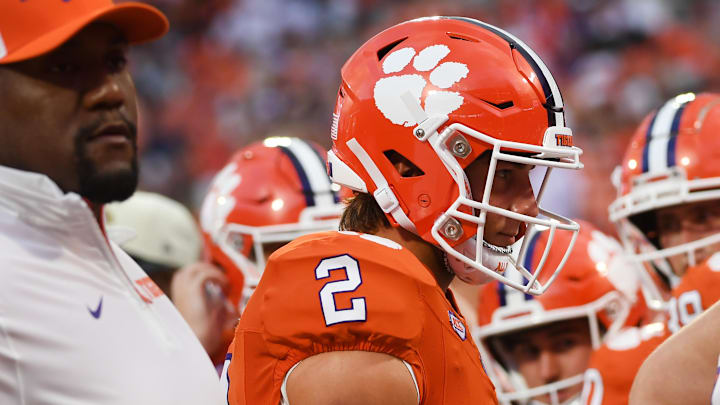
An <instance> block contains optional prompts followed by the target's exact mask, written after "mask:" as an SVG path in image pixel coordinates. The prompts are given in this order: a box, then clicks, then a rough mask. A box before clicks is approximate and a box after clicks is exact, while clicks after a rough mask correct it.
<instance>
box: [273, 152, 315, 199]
mask: <svg viewBox="0 0 720 405" xmlns="http://www.w3.org/2000/svg"><path fill="white" fill-rule="evenodd" d="M278 148H279V149H280V150H281V151H283V153H284V154H285V155H286V156H287V157H288V158H290V161H291V162H292V164H293V166H294V167H295V172H296V173H297V175H298V178H299V179H300V184H301V185H302V190H303V194H304V195H305V204H307V206H308V207H312V206H314V205H315V198H314V196H313V192H312V188H311V187H310V180H309V179H308V176H307V174H306V173H305V170H304V169H303V167H302V165H301V164H300V161H299V160H298V158H297V156H295V154H294V153H293V152H292V151H290V149H288V148H286V147H285V146H278Z"/></svg>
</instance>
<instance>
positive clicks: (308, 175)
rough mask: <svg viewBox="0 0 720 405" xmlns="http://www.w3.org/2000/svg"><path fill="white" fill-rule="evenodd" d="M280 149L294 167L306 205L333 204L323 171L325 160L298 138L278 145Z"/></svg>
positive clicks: (330, 190)
mask: <svg viewBox="0 0 720 405" xmlns="http://www.w3.org/2000/svg"><path fill="white" fill-rule="evenodd" d="M280 149H281V150H282V151H283V153H285V155H287V156H288V157H289V158H290V161H291V162H292V163H293V166H294V167H295V171H296V172H297V174H298V177H299V179H300V183H301V184H302V188H303V192H304V194H305V201H306V202H307V205H308V207H312V206H315V205H319V206H329V205H334V204H335V199H334V195H333V194H334V193H333V191H332V189H331V188H330V185H331V183H330V178H329V177H328V175H327V172H326V171H325V161H324V160H323V159H322V158H321V157H320V155H319V154H318V153H317V152H316V151H315V149H313V147H312V146H310V145H309V144H308V143H307V142H305V141H302V140H300V139H293V140H292V142H290V144H289V145H287V146H280Z"/></svg>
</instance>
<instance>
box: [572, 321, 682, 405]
mask: <svg viewBox="0 0 720 405" xmlns="http://www.w3.org/2000/svg"><path fill="white" fill-rule="evenodd" d="M668 336H669V332H668V331H667V328H666V327H665V324H663V323H662V322H656V323H651V324H648V325H645V326H643V327H631V328H626V329H623V330H621V331H620V332H618V333H617V334H616V335H615V336H613V337H612V338H610V339H609V340H608V341H607V342H606V343H605V344H603V345H602V346H601V347H600V348H599V349H597V350H595V351H594V352H593V354H592V356H591V357H590V363H589V364H588V369H587V371H585V378H584V383H583V391H582V400H581V401H580V403H581V404H582V405H626V404H627V403H628V398H629V396H630V388H632V383H633V380H634V379H635V375H636V374H637V372H638V370H639V369H640V366H641V365H642V363H643V362H644V361H645V359H646V358H647V357H648V356H649V355H650V353H652V351H653V350H655V348H656V347H658V346H659V345H660V343H662V342H663V341H664V340H665V339H666V338H667V337H668Z"/></svg>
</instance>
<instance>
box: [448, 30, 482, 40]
mask: <svg viewBox="0 0 720 405" xmlns="http://www.w3.org/2000/svg"><path fill="white" fill-rule="evenodd" d="M447 36H449V37H450V38H452V39H458V40H460V41H468V42H480V41H478V40H477V39H475V38H471V37H468V36H465V35H461V34H456V33H454V32H448V33H447Z"/></svg>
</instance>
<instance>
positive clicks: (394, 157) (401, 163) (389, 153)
mask: <svg viewBox="0 0 720 405" xmlns="http://www.w3.org/2000/svg"><path fill="white" fill-rule="evenodd" d="M383 154H384V155H385V157H386V158H387V160H389V161H390V163H392V165H393V166H395V170H397V172H398V173H399V174H400V176H401V177H418V176H423V175H424V174H425V172H424V171H422V170H421V169H420V168H419V167H417V166H416V165H415V164H414V163H413V162H411V161H410V160H409V159H408V158H406V157H405V156H403V155H401V154H400V153H399V152H398V151H396V150H394V149H388V150H386V151H385V152H383Z"/></svg>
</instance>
